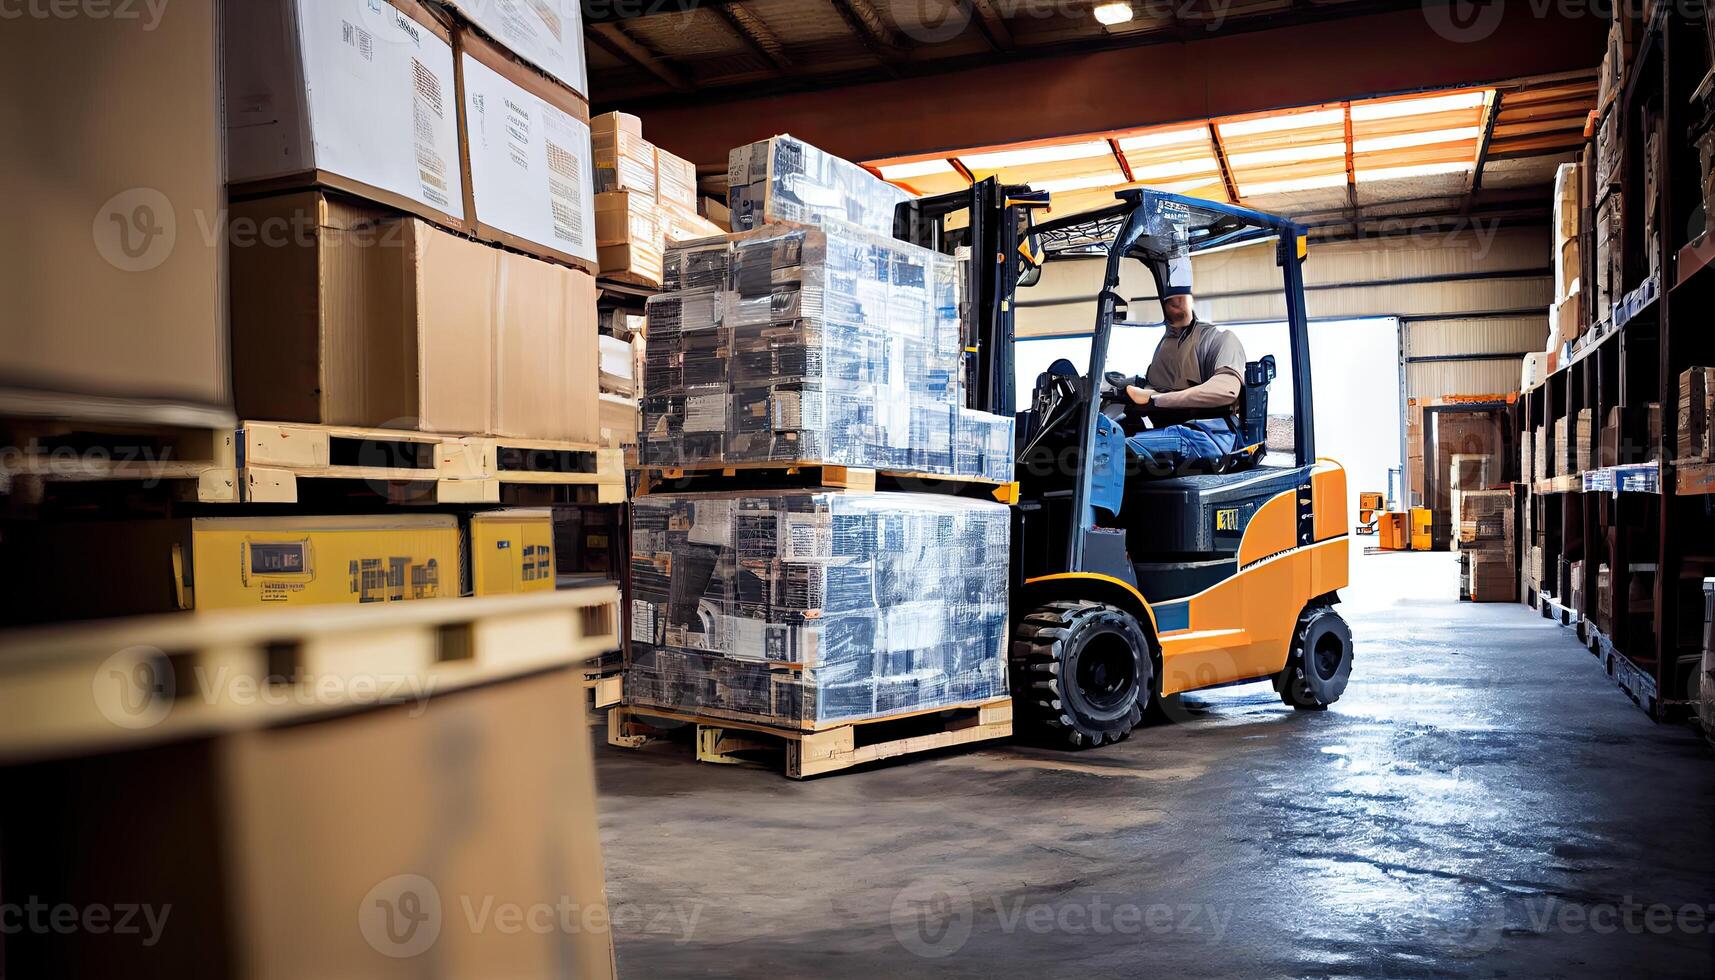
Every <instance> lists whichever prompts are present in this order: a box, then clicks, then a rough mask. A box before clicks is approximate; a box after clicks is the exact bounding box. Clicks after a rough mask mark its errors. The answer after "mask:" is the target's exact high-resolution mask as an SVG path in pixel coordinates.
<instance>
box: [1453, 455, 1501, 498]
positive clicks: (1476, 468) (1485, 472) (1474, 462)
mask: <svg viewBox="0 0 1715 980" xmlns="http://www.w3.org/2000/svg"><path fill="white" fill-rule="evenodd" d="M1489 462H1490V457H1489V456H1488V455H1486V454H1484V455H1473V454H1469V453H1455V454H1454V455H1453V462H1452V476H1453V489H1455V490H1482V489H1484V488H1486V487H1487V486H1488V485H1489V484H1490V483H1491V482H1492V481H1491V480H1490V479H1489Z"/></svg>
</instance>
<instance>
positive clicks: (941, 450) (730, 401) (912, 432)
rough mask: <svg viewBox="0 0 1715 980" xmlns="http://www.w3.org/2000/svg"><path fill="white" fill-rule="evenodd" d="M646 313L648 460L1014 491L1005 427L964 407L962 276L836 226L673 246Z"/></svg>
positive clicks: (924, 256) (915, 252) (763, 231)
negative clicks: (844, 469)
mask: <svg viewBox="0 0 1715 980" xmlns="http://www.w3.org/2000/svg"><path fill="white" fill-rule="evenodd" d="M666 278H667V283H666V284H667V288H668V292H665V293H663V294H662V295H660V296H657V297H654V298H653V299H651V300H650V302H649V345H648V353H647V363H646V367H645V371H644V400H643V426H644V432H643V460H644V463H645V465H646V466H651V467H663V468H668V467H673V468H676V467H697V466H708V465H728V464H737V463H770V462H776V463H798V462H807V463H817V464H835V465H842V466H852V467H865V468H873V469H885V470H899V471H905V472H911V473H924V474H945V475H952V474H955V473H959V472H961V471H964V475H967V476H973V477H979V478H982V479H986V480H992V481H995V482H1007V481H1010V480H1011V478H1012V477H1011V470H1012V454H1011V446H1012V420H1011V419H1009V418H1004V417H1000V416H991V415H987V414H985V413H980V412H973V411H969V410H966V409H964V408H963V407H962V406H963V392H962V390H961V387H960V384H959V364H960V358H961V344H960V332H961V325H960V319H959V298H960V289H959V281H958V266H957V264H956V263H955V262H954V260H953V259H952V258H950V257H948V256H944V255H941V254H939V253H937V252H932V251H930V250H928V249H923V248H919V247H917V246H915V245H910V244H908V243H905V242H900V241H897V240H895V239H892V238H888V237H885V236H883V235H879V234H876V233H873V232H869V231H865V230H863V229H861V228H857V227H855V226H851V225H845V224H839V223H834V222H830V223H828V224H825V225H823V226H822V227H804V226H794V225H766V226H764V227H762V228H759V229H757V230H755V231H752V232H746V233H742V234H735V235H733V236H730V237H729V238H727V239H724V240H719V241H708V242H699V243H693V244H690V245H685V246H678V247H674V248H671V249H669V250H668V257H667V277H666Z"/></svg>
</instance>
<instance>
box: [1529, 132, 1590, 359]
mask: <svg viewBox="0 0 1715 980" xmlns="http://www.w3.org/2000/svg"><path fill="white" fill-rule="evenodd" d="M1582 172H1583V168H1582V167H1581V166H1580V165H1579V164H1576V163H1564V164H1561V165H1560V169H1559V170H1557V171H1556V172H1555V174H1554V212H1553V215H1554V222H1553V236H1554V305H1553V306H1551V307H1549V310H1548V351H1549V352H1553V353H1554V354H1555V355H1556V357H1555V358H1553V360H1558V359H1559V357H1561V356H1564V355H1563V354H1562V353H1561V352H1562V351H1563V349H1564V347H1565V345H1566V344H1567V343H1569V342H1571V341H1574V340H1577V339H1578V334H1579V333H1580V332H1581V331H1582V330H1583V324H1584V308H1583V301H1584V288H1583V283H1582V282H1581V280H1580V278H1579V277H1580V272H1581V270H1582V269H1583V265H1582V261H1583V256H1582V255H1581V253H1580V249H1579V245H1578V241H1579V239H1578V214H1579V206H1578V202H1579V197H1580V195H1579V190H1580V185H1581V184H1582V183H1583V182H1582V180H1581V179H1580V175H1581V174H1582ZM1549 360H1550V358H1549V357H1548V355H1547V354H1546V353H1545V354H1544V355H1543V356H1542V357H1541V358H1536V357H1535V355H1530V356H1527V358H1526V360H1525V377H1524V379H1523V385H1522V386H1523V387H1525V388H1529V387H1530V386H1531V385H1532V384H1535V383H1538V382H1540V381H1541V380H1542V378H1543V377H1546V376H1547V375H1548V374H1549V373H1551V372H1552V370H1553V368H1551V367H1549V364H1548V361H1549Z"/></svg>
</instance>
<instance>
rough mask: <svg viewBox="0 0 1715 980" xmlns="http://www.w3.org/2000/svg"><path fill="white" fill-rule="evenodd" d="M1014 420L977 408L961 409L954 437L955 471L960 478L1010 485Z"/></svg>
mask: <svg viewBox="0 0 1715 980" xmlns="http://www.w3.org/2000/svg"><path fill="white" fill-rule="evenodd" d="M1012 461H1013V420H1012V419H1010V418H1007V417H1005V416H1001V415H990V414H989V413H987V412H979V411H977V410H975V409H970V408H961V409H959V418H958V429H957V430H956V431H955V432H954V434H953V472H954V474H955V475H957V476H969V477H975V478H976V479H979V480H993V481H995V482H996V483H1011V482H1012V472H1013V466H1012Z"/></svg>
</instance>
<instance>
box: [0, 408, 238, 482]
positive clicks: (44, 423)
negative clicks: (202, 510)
mask: <svg viewBox="0 0 1715 980" xmlns="http://www.w3.org/2000/svg"><path fill="white" fill-rule="evenodd" d="M234 421H235V420H234V419H233V417H232V415H231V413H229V412H223V411H220V410H216V409H210V408H206V407H202V406H196V405H180V404H176V403H162V402H146V401H134V400H129V399H124V398H99V397H83V396H78V397H73V396H69V395H58V394H49V393H43V392H30V391H20V390H17V389H0V447H3V448H0V493H11V492H16V491H17V489H18V488H19V486H20V485H21V484H24V483H27V482H31V481H35V482H41V483H128V484H142V485H144V486H146V487H154V486H158V485H162V484H171V485H172V486H173V490H174V492H175V494H176V495H177V496H179V497H181V498H184V499H190V500H198V501H204V502H210V503H219V502H225V501H233V500H237V499H238V494H239V484H238V472H237V454H236V449H235V447H234V441H233V434H232V433H233V423H234Z"/></svg>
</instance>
